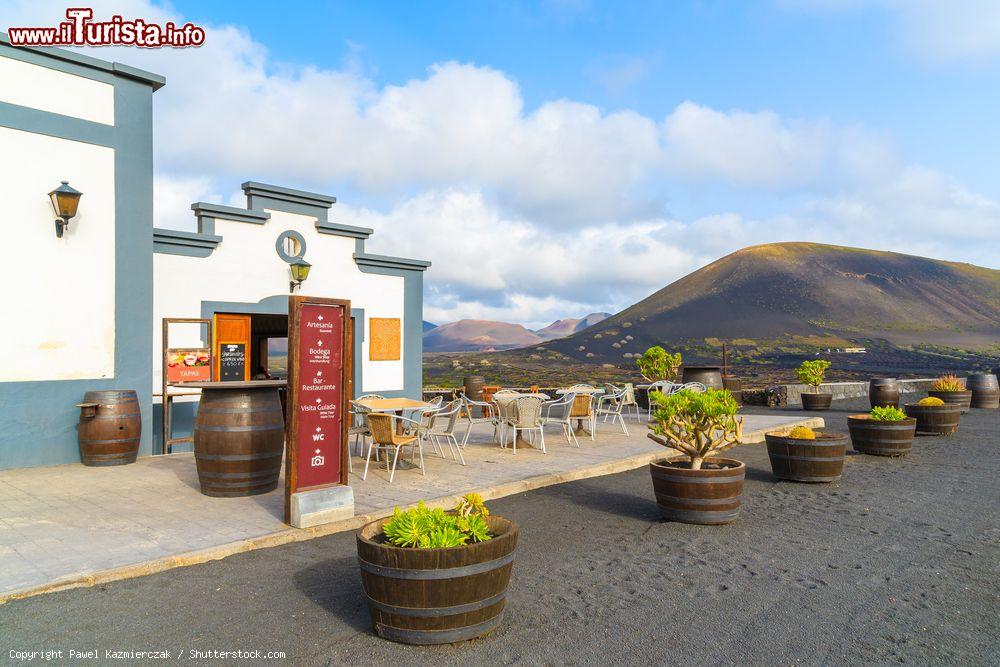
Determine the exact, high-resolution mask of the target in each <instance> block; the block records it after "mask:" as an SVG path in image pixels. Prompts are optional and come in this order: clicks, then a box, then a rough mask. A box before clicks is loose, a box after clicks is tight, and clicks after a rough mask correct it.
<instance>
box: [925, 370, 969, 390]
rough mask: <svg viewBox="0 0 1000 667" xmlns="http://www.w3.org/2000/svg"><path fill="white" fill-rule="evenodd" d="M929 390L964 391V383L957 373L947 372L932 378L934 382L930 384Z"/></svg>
mask: <svg viewBox="0 0 1000 667" xmlns="http://www.w3.org/2000/svg"><path fill="white" fill-rule="evenodd" d="M931 391H965V385H964V384H963V383H962V380H961V379H959V378H958V376H957V375H952V374H950V373H949V374H948V375H942V376H941V377H939V378H938V379H937V380H934V384H932V385H931Z"/></svg>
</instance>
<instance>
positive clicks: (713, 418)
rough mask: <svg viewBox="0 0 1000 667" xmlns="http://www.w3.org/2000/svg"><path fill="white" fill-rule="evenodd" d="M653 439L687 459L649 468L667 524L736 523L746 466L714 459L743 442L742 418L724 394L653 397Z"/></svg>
mask: <svg viewBox="0 0 1000 667" xmlns="http://www.w3.org/2000/svg"><path fill="white" fill-rule="evenodd" d="M653 401H654V406H655V410H654V412H653V420H654V421H653V424H652V425H651V426H650V433H649V437H650V438H651V439H652V440H653V441H654V442H656V443H658V444H661V445H663V446H664V447H668V448H670V449H673V450H675V451H677V452H679V453H680V454H682V455H683V456H681V457H676V458H672V459H663V460H661V461H654V462H653V463H650V464H649V472H650V475H652V478H653V491H654V492H655V494H656V504H657V506H658V507H659V508H660V514H662V515H663V518H664V519H667V520H670V521H680V522H683V523H697V524H722V523H729V522H731V521H734V520H735V519H736V517H737V516H739V512H740V502H741V500H742V498H743V480H744V477H745V474H746V466H745V465H744V464H743V462H742V461H737V460H735V459H727V458H721V457H718V456H716V454H719V453H721V452H723V451H725V450H726V449H729V448H730V447H732V446H733V445H736V444H738V443H739V441H740V438H741V437H742V435H743V418H742V417H737V416H736V412H737V410H739V406H738V405H737V403H736V400H735V399H734V398H733V397H732V395H731V394H730V393H729V392H728V391H726V390H724V389H723V390H716V389H709V390H708V391H705V392H695V391H691V390H687V389H685V390H682V391H679V392H677V393H675V394H670V395H668V396H665V395H663V394H654V395H653Z"/></svg>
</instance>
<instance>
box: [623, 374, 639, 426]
mask: <svg viewBox="0 0 1000 667" xmlns="http://www.w3.org/2000/svg"><path fill="white" fill-rule="evenodd" d="M622 407H623V408H625V409H626V410H628V409H630V408H631V409H632V410H634V411H635V419H636V421H639V401H637V400H635V385H634V384H632V383H631V382H626V383H625V398H624V399H623V401H622Z"/></svg>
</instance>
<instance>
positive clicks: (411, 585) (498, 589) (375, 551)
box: [357, 516, 517, 644]
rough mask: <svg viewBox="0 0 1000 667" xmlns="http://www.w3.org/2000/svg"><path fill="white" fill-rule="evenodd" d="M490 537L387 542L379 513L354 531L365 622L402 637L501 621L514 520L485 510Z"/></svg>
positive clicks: (440, 635) (470, 633) (489, 626)
mask: <svg viewBox="0 0 1000 667" xmlns="http://www.w3.org/2000/svg"><path fill="white" fill-rule="evenodd" d="M486 521H487V522H488V523H489V526H490V532H492V533H493V536H494V537H493V539H491V540H488V541H486V542H477V543H473V544H467V545H465V546H461V547H454V548H449V549H416V548H404V547H396V546H392V545H390V544H386V543H385V542H384V541H383V536H382V524H383V523H384V522H385V519H380V520H379V521H374V522H372V523H369V524H367V525H366V526H364V527H362V528H361V529H360V530H359V531H358V532H357V544H358V564H359V565H360V566H361V582H362V587H363V588H364V593H365V598H366V599H367V601H368V610H369V612H370V613H371V619H372V628H373V629H374V630H375V633H376V634H378V635H379V636H380V637H383V638H385V639H390V640H392V641H396V642H402V643H404V644H449V643H451V642H458V641H463V640H466V639H474V638H476V637H481V636H483V635H485V634H487V633H488V632H490V631H491V630H493V629H495V628H496V627H497V626H498V625H499V624H500V622H501V620H503V612H504V608H505V607H506V604H507V584H508V583H509V582H510V571H511V568H513V566H514V552H515V549H516V548H517V525H515V524H514V522H512V521H509V520H507V519H504V518H503V517H499V516H488V517H486Z"/></svg>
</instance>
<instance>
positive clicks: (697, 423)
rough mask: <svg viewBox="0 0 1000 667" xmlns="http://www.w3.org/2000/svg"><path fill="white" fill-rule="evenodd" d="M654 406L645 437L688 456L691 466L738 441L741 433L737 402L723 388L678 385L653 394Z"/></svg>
mask: <svg viewBox="0 0 1000 667" xmlns="http://www.w3.org/2000/svg"><path fill="white" fill-rule="evenodd" d="M653 401H654V402H655V403H656V410H655V411H654V412H653V420H654V421H653V424H652V425H651V426H650V427H649V428H650V433H649V434H648V436H649V438H650V439H651V440H653V442H656V443H658V444H661V445H663V446H664V447H669V448H670V449H674V450H676V451H678V452H680V453H681V454H684V455H686V456H687V457H688V458H690V459H691V469H692V470H701V464H702V462H703V461H704V460H705V459H706V458H707V457H709V456H715V455H716V454H718V453H719V452H722V451H725V450H727V449H729V448H730V447H732V446H734V445H736V444H738V443H739V441H740V438H741V437H742V436H743V418H742V417H737V416H736V412H737V410H739V408H740V406H739V405H738V404H737V403H736V399H734V398H733V395H732V394H731V393H729V391H727V390H725V389H709V390H708V391H704V392H698V391H692V390H690V389H682V390H681V391H678V392H676V393H674V394H669V395H664V394H659V393H657V394H653Z"/></svg>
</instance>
